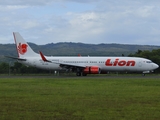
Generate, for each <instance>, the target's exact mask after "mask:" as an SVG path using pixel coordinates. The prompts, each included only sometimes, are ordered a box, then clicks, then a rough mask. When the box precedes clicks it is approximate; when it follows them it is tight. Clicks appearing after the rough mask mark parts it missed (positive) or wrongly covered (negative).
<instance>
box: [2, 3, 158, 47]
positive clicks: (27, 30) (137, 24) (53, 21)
mask: <svg viewBox="0 0 160 120" xmlns="http://www.w3.org/2000/svg"><path fill="white" fill-rule="evenodd" d="M159 6H160V3H159V1H158V0H154V1H150V0H140V1H139V0H134V1H133V0H123V1H120V0H99V1H97V0H76V1H75V0H54V1H53V0H34V1H33V0H25V1H22V0H14V1H10V0H5V1H1V0H0V12H1V14H0V17H1V19H0V27H1V28H3V29H0V32H1V39H0V42H1V43H8V42H10V41H12V39H13V37H12V34H11V33H12V32H13V31H19V32H20V33H21V34H22V35H23V37H24V38H26V39H27V41H29V42H34V43H37V44H47V43H50V42H67V41H68V42H84V43H96V44H97V43H125V44H154V45H160V43H159V37H160V34H159V33H160V32H159V31H160V25H159V21H160V17H159V12H160V11H159ZM5 36H10V37H5Z"/></svg>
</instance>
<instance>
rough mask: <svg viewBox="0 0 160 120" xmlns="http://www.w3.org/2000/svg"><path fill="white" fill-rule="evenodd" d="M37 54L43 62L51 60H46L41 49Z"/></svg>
mask: <svg viewBox="0 0 160 120" xmlns="http://www.w3.org/2000/svg"><path fill="white" fill-rule="evenodd" d="M39 54H40V56H41V58H42V60H43V61H44V62H51V61H49V60H47V59H46V58H45V56H44V55H43V54H42V52H41V51H39Z"/></svg>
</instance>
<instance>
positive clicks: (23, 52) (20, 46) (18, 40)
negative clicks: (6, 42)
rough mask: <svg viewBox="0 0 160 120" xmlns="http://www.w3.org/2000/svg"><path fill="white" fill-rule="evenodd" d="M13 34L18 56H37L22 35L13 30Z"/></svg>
mask: <svg viewBox="0 0 160 120" xmlns="http://www.w3.org/2000/svg"><path fill="white" fill-rule="evenodd" d="M13 36H14V40H15V44H16V48H17V52H18V57H19V58H25V57H35V56H38V54H37V53H35V52H34V51H33V50H32V49H31V47H30V46H29V45H28V44H27V42H26V41H25V40H24V39H23V38H22V36H21V35H20V34H19V33H18V32H13Z"/></svg>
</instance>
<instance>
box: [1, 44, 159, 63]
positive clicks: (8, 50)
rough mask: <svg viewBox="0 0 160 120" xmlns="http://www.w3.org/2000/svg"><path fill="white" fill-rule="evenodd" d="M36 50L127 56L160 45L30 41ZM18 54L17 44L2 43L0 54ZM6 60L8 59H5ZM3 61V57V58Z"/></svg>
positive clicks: (84, 54) (48, 53)
mask: <svg viewBox="0 0 160 120" xmlns="http://www.w3.org/2000/svg"><path fill="white" fill-rule="evenodd" d="M29 45H30V46H31V47H32V48H33V50H34V51H35V52H39V51H42V52H43V53H44V54H45V55H49V56H77V55H78V54H81V55H82V56H88V55H90V56H121V55H122V54H124V55H125V56H127V55H129V54H130V53H135V52H136V51H138V50H153V49H160V46H152V45H128V44H84V43H72V42H61V43H50V44H46V45H36V44H34V43H29ZM3 55H8V56H17V51H16V47H15V44H0V56H1V58H2V56H3ZM4 60H6V59H4ZM1 61H3V59H1Z"/></svg>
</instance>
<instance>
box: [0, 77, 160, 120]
mask: <svg viewBox="0 0 160 120" xmlns="http://www.w3.org/2000/svg"><path fill="white" fill-rule="evenodd" d="M0 119H5V120H6V119H11V120H18V119H24V120H33V119H38V120H44V119H48V120H51V119H52V120H117V119H118V120H159V119H160V79H158V78H154V79H152V78H149V79H145V77H144V78H135V79H132V78H87V77H86V78H74V77H73V78H46V79H45V78H24V79H21V78H10V79H9V78H8V79H7V78H1V79H0Z"/></svg>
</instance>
